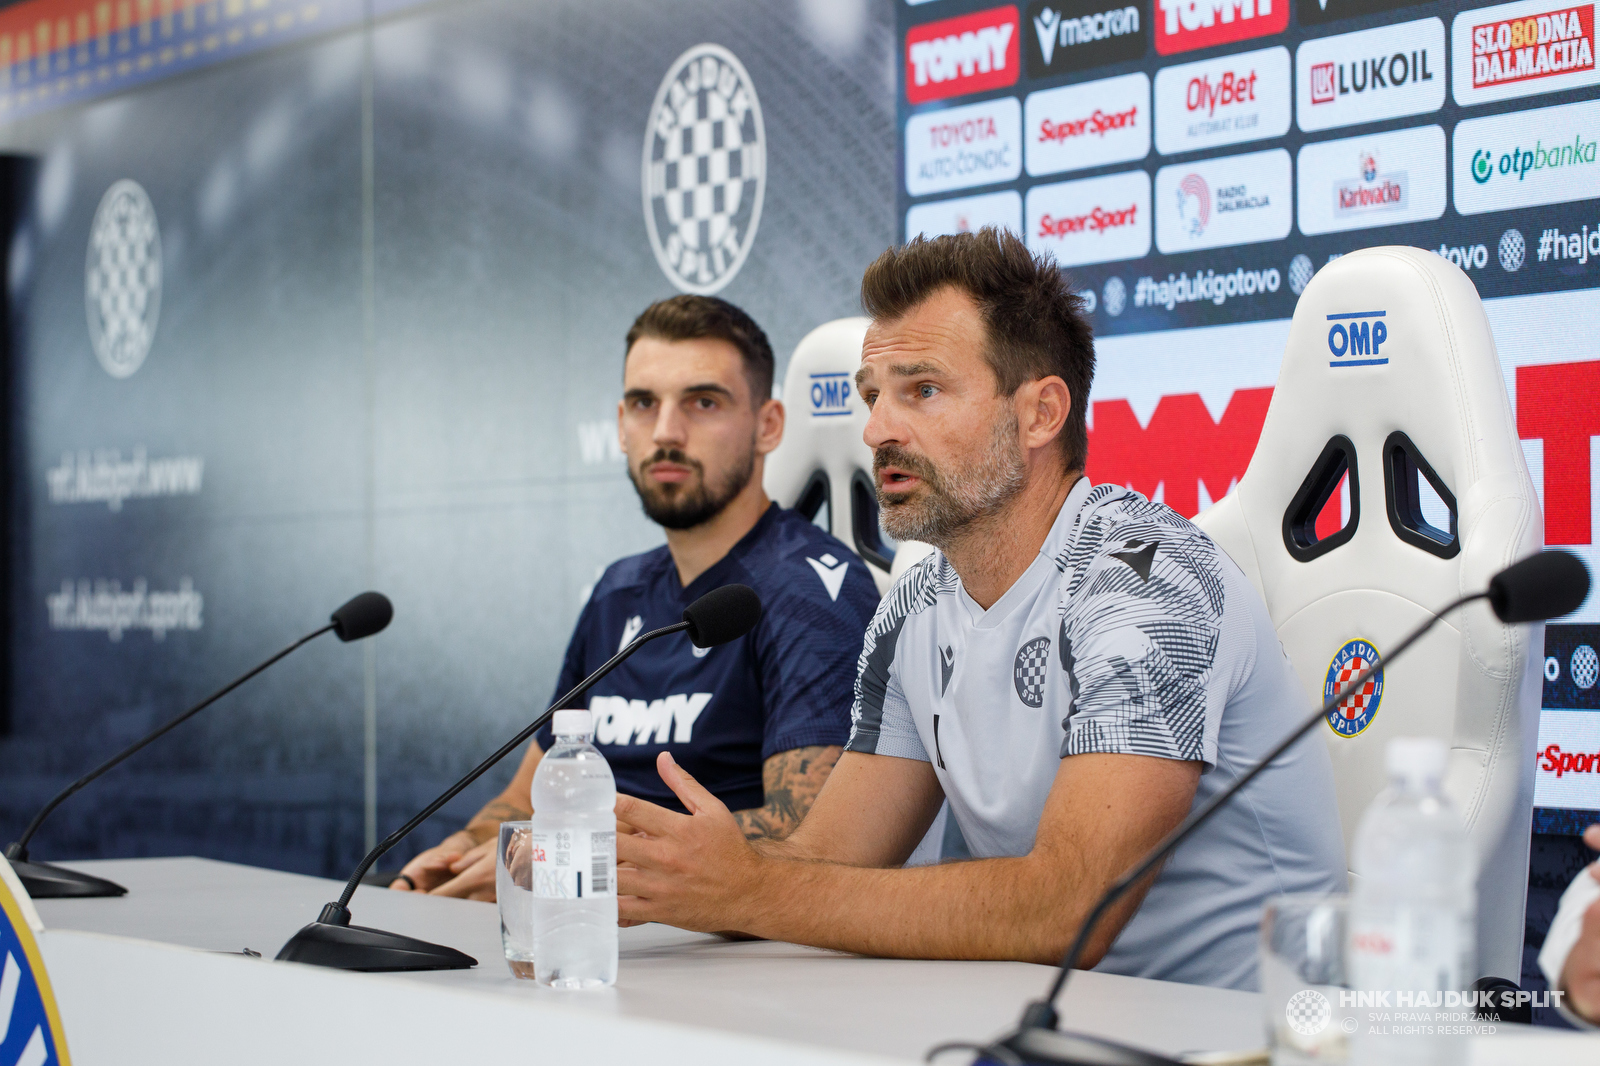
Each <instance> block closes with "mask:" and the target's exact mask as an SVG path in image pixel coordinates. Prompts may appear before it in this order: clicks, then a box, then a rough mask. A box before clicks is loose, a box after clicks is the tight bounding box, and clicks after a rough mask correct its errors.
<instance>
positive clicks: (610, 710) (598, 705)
mask: <svg viewBox="0 0 1600 1066" xmlns="http://www.w3.org/2000/svg"><path fill="white" fill-rule="evenodd" d="M710 702H711V693H709V692H692V693H678V694H676V695H672V696H668V697H666V698H665V699H659V700H650V701H649V702H648V703H646V702H645V701H644V700H630V699H628V698H627V697H626V696H595V697H594V698H593V699H591V700H590V701H589V712H590V713H591V714H592V715H594V739H595V742H596V743H598V744H666V743H667V742H668V741H671V743H673V744H687V743H689V742H690V741H691V740H693V739H694V724H695V722H696V721H697V720H699V718H700V715H701V712H703V711H704V710H705V709H706V704H708V703H710Z"/></svg>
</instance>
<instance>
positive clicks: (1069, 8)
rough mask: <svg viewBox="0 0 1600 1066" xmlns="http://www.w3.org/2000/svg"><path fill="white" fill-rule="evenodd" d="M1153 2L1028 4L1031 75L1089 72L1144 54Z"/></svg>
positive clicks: (1101, 0)
mask: <svg viewBox="0 0 1600 1066" xmlns="http://www.w3.org/2000/svg"><path fill="white" fill-rule="evenodd" d="M1148 2H1149V0H1142V2H1141V3H1138V4H1115V5H1113V4H1107V3H1106V2H1105V0H1066V2H1064V3H1063V2H1062V0H1050V2H1049V3H1043V4H1034V5H1033V6H1031V7H1029V8H1028V22H1029V24H1030V28H1031V29H1032V31H1033V32H1032V33H1030V34H1028V35H1027V36H1028V37H1029V41H1028V72H1029V74H1031V75H1032V76H1033V77H1036V78H1038V77H1045V76H1048V75H1050V74H1062V73H1065V72H1067V71H1072V70H1086V69H1088V68H1090V67H1098V66H1104V65H1105V64H1107V63H1120V62H1123V61H1125V60H1129V59H1137V58H1139V57H1140V56H1141V55H1143V54H1144V41H1145V36H1144V33H1143V29H1144V27H1145V25H1146V24H1147V23H1148V22H1149V20H1150V19H1149V12H1150V8H1149V6H1148Z"/></svg>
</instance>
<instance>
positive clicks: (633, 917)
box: [617, 752, 767, 932]
mask: <svg viewBox="0 0 1600 1066" xmlns="http://www.w3.org/2000/svg"><path fill="white" fill-rule="evenodd" d="M656 769H657V770H658V771H659V772H660V774H661V780H662V781H664V782H666V784H667V787H668V788H670V789H672V791H673V793H675V794H676V795H677V797H678V799H679V800H681V801H682V803H683V805H684V807H685V808H686V809H687V810H688V811H689V813H688V814H678V813H676V812H674V811H669V810H667V809H666V808H664V807H658V806H656V805H655V804H654V803H650V802H648V801H646V800H641V799H636V798H634V797H632V796H618V797H617V818H618V819H619V820H620V821H622V822H625V823H627V824H628V825H629V826H631V827H633V829H635V830H636V832H634V833H631V834H619V835H618V837H617V864H618V866H617V892H618V899H617V912H618V918H619V919H620V921H621V923H622V924H623V925H636V924H638V923H641V922H653V921H657V920H668V919H670V921H671V923H672V924H673V925H676V926H679V927H680V928H684V929H692V930H696V931H698V932H714V931H717V930H723V929H728V928H730V927H738V926H739V921H738V915H739V904H740V903H741V902H742V901H743V900H746V899H749V898H750V897H752V896H753V895H755V894H756V885H757V883H758V881H759V879H760V876H761V871H762V867H763V866H764V865H765V864H766V862H767V860H763V859H762V858H761V857H760V856H759V855H757V854H756V852H755V849H754V848H752V847H751V846H750V845H749V844H748V843H747V842H746V841H745V835H744V832H743V830H742V829H741V828H740V826H739V823H738V821H737V820H736V819H735V818H734V816H733V814H732V813H731V812H730V811H729V810H728V808H727V807H726V806H725V805H724V804H723V802H722V801H721V800H719V799H717V797H715V796H713V795H712V794H711V793H710V792H708V791H707V790H706V789H705V787H704V786H703V785H701V784H700V782H698V781H696V780H695V779H694V778H693V777H691V776H690V775H689V774H688V772H687V771H685V770H684V769H683V768H682V767H681V766H679V765H678V764H677V763H676V762H674V761H673V759H672V756H671V755H670V754H668V753H667V752H662V753H661V754H660V755H659V756H657V757H656ZM730 918H732V919H733V920H732V921H730Z"/></svg>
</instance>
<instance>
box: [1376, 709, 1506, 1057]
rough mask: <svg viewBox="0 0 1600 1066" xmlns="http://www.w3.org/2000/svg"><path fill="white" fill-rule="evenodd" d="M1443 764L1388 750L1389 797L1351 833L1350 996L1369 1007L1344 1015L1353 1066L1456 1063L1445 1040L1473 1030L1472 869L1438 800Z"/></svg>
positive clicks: (1444, 752) (1402, 740)
mask: <svg viewBox="0 0 1600 1066" xmlns="http://www.w3.org/2000/svg"><path fill="white" fill-rule="evenodd" d="M1448 754H1449V753H1448V749H1447V748H1446V747H1445V744H1444V742H1443V741H1442V740H1438V739H1436V738H1433V737H1397V738H1395V739H1394V740H1391V741H1390V742H1389V746H1388V749H1387V751H1386V752H1385V756H1386V758H1385V761H1386V763H1387V767H1388V771H1389V787H1388V788H1387V789H1385V790H1384V791H1383V792H1382V793H1381V794H1379V796H1378V798H1377V799H1375V800H1373V801H1372V806H1370V807H1368V808H1367V813H1366V814H1365V815H1364V816H1363V817H1362V819H1361V825H1360V827H1359V829H1358V830H1357V832H1356V840H1355V851H1354V856H1353V859H1354V861H1353V863H1352V869H1353V872H1354V873H1355V875H1356V876H1355V878H1354V884H1353V887H1352V890H1351V894H1350V934H1349V935H1350V945H1349V949H1350V950H1349V976H1350V986H1351V988H1352V990H1354V991H1355V992H1356V994H1357V996H1358V997H1360V996H1362V994H1364V993H1365V994H1369V995H1371V996H1372V997H1373V998H1372V999H1370V1000H1365V999H1358V1001H1357V1004H1356V1006H1357V1007H1358V1008H1359V1009H1358V1010H1356V1011H1355V1016H1356V1019H1357V1020H1358V1026H1357V1029H1356V1031H1355V1032H1354V1033H1353V1034H1352V1037H1353V1040H1352V1043H1353V1045H1354V1046H1353V1048H1352V1051H1353V1052H1354V1054H1353V1055H1352V1061H1353V1062H1354V1063H1356V1064H1357V1066H1369V1064H1385V1066H1386V1064H1390V1063H1404V1064H1406V1066H1421V1064H1427V1066H1432V1064H1434V1063H1438V1064H1440V1066H1444V1064H1455V1063H1458V1062H1462V1061H1464V1060H1465V1058H1466V1055H1465V1051H1466V1049H1465V1048H1464V1047H1463V1046H1461V1038H1460V1037H1459V1036H1455V1035H1449V1030H1450V1029H1451V1028H1454V1029H1455V1030H1456V1031H1457V1032H1464V1031H1466V1030H1467V1028H1468V1027H1470V1026H1471V1024H1472V1022H1473V1018H1472V1006H1471V989H1472V984H1473V979H1474V973H1473V961H1474V957H1475V955H1476V944H1475V940H1476V930H1477V910H1478V900H1477V887H1476V882H1477V873H1478V867H1477V860H1476V858H1475V856H1474V854H1473V847H1472V841H1471V840H1470V839H1468V837H1467V833H1466V830H1465V829H1464V828H1463V827H1462V825H1461V819H1460V817H1459V816H1458V815H1457V814H1456V812H1455V809H1454V808H1453V807H1451V805H1450V801H1449V799H1447V798H1446V797H1445V795H1444V792H1443V789H1442V784H1443V781H1444V771H1445V763H1446V759H1447V756H1448ZM1463 992H1465V993H1466V994H1467V995H1466V1002H1465V1003H1463V1001H1462V1000H1463V997H1462V995H1461V993H1463ZM1384 993H1387V997H1386V998H1380V997H1383V994H1384ZM1441 1030H1443V1031H1441Z"/></svg>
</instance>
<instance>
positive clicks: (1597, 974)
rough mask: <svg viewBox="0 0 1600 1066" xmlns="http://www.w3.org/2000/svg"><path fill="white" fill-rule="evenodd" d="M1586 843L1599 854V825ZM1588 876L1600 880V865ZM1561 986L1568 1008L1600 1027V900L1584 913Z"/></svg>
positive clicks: (1590, 831) (1586, 836)
mask: <svg viewBox="0 0 1600 1066" xmlns="http://www.w3.org/2000/svg"><path fill="white" fill-rule="evenodd" d="M1583 842H1584V843H1585V844H1587V845H1589V847H1590V848H1592V849H1593V850H1595V851H1600V825H1591V826H1590V827H1589V828H1588V829H1587V830H1585V831H1584V834H1583ZM1588 873H1589V876H1590V877H1593V878H1594V879H1595V880H1596V881H1600V862H1597V863H1594V864H1593V865H1591V866H1590V867H1589V870H1588ZM1579 876H1582V875H1581V874H1580V875H1579ZM1561 986H1562V988H1564V989H1565V990H1566V993H1567V1002H1566V1006H1567V1009H1568V1010H1570V1011H1572V1012H1573V1013H1574V1014H1576V1015H1578V1017H1580V1018H1582V1019H1584V1020H1585V1021H1588V1022H1592V1023H1594V1024H1596V1025H1600V900H1596V901H1595V902H1593V903H1591V904H1589V908H1588V909H1587V910H1585V911H1584V912H1583V930H1582V932H1580V933H1579V934H1578V942H1577V943H1576V944H1574V945H1572V951H1571V953H1570V954H1568V955H1567V963H1566V965H1565V966H1564V967H1562V970H1561Z"/></svg>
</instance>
